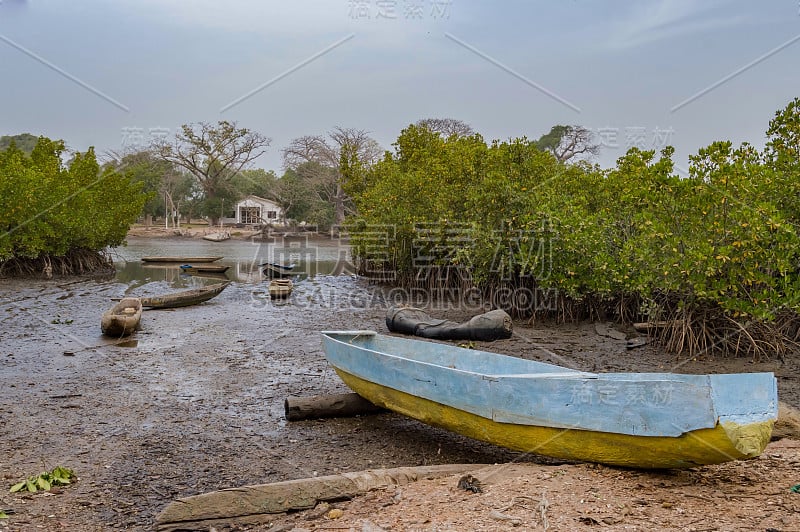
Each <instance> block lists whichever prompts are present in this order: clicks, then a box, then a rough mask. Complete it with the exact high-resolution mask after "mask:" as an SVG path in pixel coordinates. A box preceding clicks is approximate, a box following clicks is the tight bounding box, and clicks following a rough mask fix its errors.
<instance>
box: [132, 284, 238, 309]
mask: <svg viewBox="0 0 800 532" xmlns="http://www.w3.org/2000/svg"><path fill="white" fill-rule="evenodd" d="M229 284H230V281H225V282H224V283H217V284H212V285H208V286H204V287H203V288H195V289H193V290H185V291H183V292H175V293H173V294H165V295H163V296H156V297H143V298H141V299H142V306H143V307H147V308H176V307H188V306H191V305H197V304H199V303H202V302H204V301H208V300H209V299H211V298H213V297H216V296H217V295H219V293H220V292H222V291H223V290H225V287H226V286H228V285H229Z"/></svg>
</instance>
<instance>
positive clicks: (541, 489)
mask: <svg viewBox="0 0 800 532" xmlns="http://www.w3.org/2000/svg"><path fill="white" fill-rule="evenodd" d="M126 288H127V286H126V285H123V284H120V283H116V282H114V281H101V280H67V281H64V280H61V281H26V282H22V281H9V280H0V298H1V299H0V301H2V303H0V346H2V347H0V364H2V366H1V367H2V371H1V372H0V441H1V442H3V445H2V447H1V448H0V480H2V481H3V483H4V485H6V486H7V485H10V484H12V483H13V482H15V481H17V480H19V479H21V478H22V477H24V476H26V475H32V474H38V473H39V472H41V471H42V470H44V469H45V468H47V469H51V468H53V467H55V466H56V465H64V466H67V467H70V468H72V469H74V470H75V471H76V472H77V474H78V476H79V478H80V480H79V481H78V482H77V483H76V484H75V485H74V486H70V487H68V488H64V489H61V490H60V491H58V492H56V493H50V494H35V495H11V494H8V493H7V492H6V490H5V489H3V490H2V491H0V509H5V510H13V511H14V514H13V515H11V516H10V519H0V530H31V529H37V527H39V528H38V529H44V530H109V529H135V530H150V529H152V526H153V519H154V516H155V515H156V513H157V512H158V511H159V510H161V509H162V508H163V507H164V506H165V505H166V504H167V503H168V502H169V501H170V500H172V499H173V498H175V497H181V496H187V495H193V494H196V493H201V492H206V491H210V490H215V489H220V488H226V487H233V486H241V485H245V484H253V483H266V482H274V481H280V480H288V479H295V478H305V477H313V476H317V475H325V474H333V473H337V472H342V471H358V470H363V469H369V468H378V467H395V466H403V465H412V466H413V465H423V464H444V463H506V462H525V463H526V464H527V465H526V466H525V467H529V468H531V469H530V472H526V474H525V476H524V477H521V478H517V479H513V478H507V479H505V480H502V481H498V482H496V483H495V484H488V486H489V488H488V489H487V491H486V492H485V493H482V494H473V493H467V492H463V491H461V490H458V489H457V488H455V487H454V485H453V483H452V480H443V481H437V482H438V483H433V484H430V485H427V484H425V483H422V484H419V485H415V486H409V487H404V488H403V489H402V493H401V494H398V493H392V492H376V493H374V494H370V495H368V496H367V497H365V498H364V499H363V500H362V499H356V500H354V501H352V502H350V503H349V504H348V505H345V506H344V507H343V509H344V515H343V517H342V519H341V520H336V521H331V520H327V519H325V518H324V517H322V518H320V519H317V520H311V521H306V520H304V518H303V521H302V522H300V521H298V523H297V524H298V526H301V527H303V528H309V529H319V530H321V529H329V530H330V529H336V528H341V527H344V529H348V528H349V527H351V526H353V527H355V529H356V530H362V529H366V528H364V527H365V526H367V525H365V524H364V522H365V521H368V525H369V526H373V525H374V526H375V527H377V526H382V527H383V526H385V525H386V526H388V525H391V527H392V529H394V530H410V529H419V530H464V529H465V528H466V527H467V526H469V527H470V528H479V527H478V526H477V525H475V523H484V521H481V519H485V520H486V521H485V523H484V524H485V525H486V527H485V528H484V529H488V530H504V529H508V528H510V527H512V526H513V524H514V522H512V521H508V520H502V518H498V517H497V516H494V517H492V516H490V515H489V514H491V512H492V511H493V510H497V511H498V512H500V513H502V514H508V515H511V516H520V515H524V516H525V517H524V519H523V520H522V521H521V522H520V526H521V527H522V528H529V527H533V526H537V527H539V528H541V527H542V522H541V512H540V511H539V510H537V508H538V506H537V505H539V504H540V503H541V496H542V493H544V494H545V498H546V499H547V501H548V504H549V507H548V508H549V510H548V511H547V512H549V513H547V514H546V515H547V516H548V518H549V526H550V529H551V530H574V529H575V528H576V527H581V526H584V525H586V526H590V525H594V524H595V523H594V522H593V521H592V520H594V521H597V522H598V524H600V526H603V527H605V528H609V529H620V530H622V529H625V528H624V527H625V526H633V527H634V528H633V529H638V528H636V527H641V529H644V528H649V529H653V528H669V527H673V526H674V527H679V528H682V529H692V527H694V529H697V530H711V529H713V528H709V527H710V526H717V529H719V530H733V529H737V527H739V526H740V525H741V529H753V528H752V527H753V526H755V527H756V528H755V529H762V530H765V529H769V528H773V529H777V530H787V531H788V530H793V529H794V530H796V529H800V526H795V525H796V521H792V520H791V519H789V518H788V517H787V519H789V520H788V521H787V522H785V523H784V522H783V521H781V519H783V518H784V517H786V516H787V515H789V516H790V517H791V514H785V513H784V510H782V508H785V509H787V510H786V511H788V510H793V511H796V510H797V501H798V500H800V494H792V493H789V492H788V488H789V487H790V486H792V485H794V484H798V483H800V478H797V476H796V475H797V474H796V473H794V475H795V476H794V477H793V476H792V472H793V471H797V470H798V468H797V464H798V454H797V453H798V451H797V448H796V447H794V446H792V445H791V444H788V443H785V444H781V446H779V447H776V448H774V449H772V448H771V449H770V451H769V452H768V453H767V455H765V456H764V457H763V458H761V459H759V460H756V461H751V462H746V463H738V464H730V465H724V466H716V467H710V468H699V469H697V470H694V471H691V472H678V473H674V474H670V473H647V472H629V471H622V470H616V469H609V468H601V467H595V466H590V465H583V464H581V465H569V464H559V463H557V462H554V461H551V460H547V459H543V458H538V457H534V456H522V455H520V454H519V453H513V452H509V451H505V450H503V449H499V448H496V447H493V446H490V445H485V444H482V443H479V442H475V441H472V440H467V439H465V438H461V437H459V436H456V435H453V434H450V433H448V432H445V431H442V430H438V429H433V428H430V427H427V426H424V425H421V424H419V423H417V422H415V421H412V420H408V419H405V418H402V417H400V416H396V415H393V414H381V415H378V416H369V417H363V418H352V419H334V420H326V421H307V422H298V423H292V424H287V423H286V422H285V421H284V419H283V401H284V399H285V397H286V396H287V395H289V394H297V395H304V394H318V393H340V392H345V391H347V390H346V388H345V387H344V385H343V384H342V383H341V382H340V381H339V379H338V378H337V377H336V376H335V374H334V373H333V371H332V370H331V369H330V368H329V367H328V365H327V364H326V362H325V360H324V357H323V355H322V351H321V347H320V339H319V335H318V332H319V331H320V330H323V329H348V328H359V329H362V328H372V329H376V330H379V331H385V326H384V324H383V319H384V315H385V304H384V303H383V300H382V296H381V295H380V293H379V292H377V291H376V289H375V288H374V287H370V286H368V285H366V284H364V283H362V282H360V281H358V280H355V279H353V278H350V277H317V278H315V279H313V280H304V281H302V282H300V283H298V284H297V286H296V290H295V293H294V294H293V296H292V302H291V303H290V304H288V305H273V304H272V303H271V302H270V301H269V300H268V298H267V297H266V296H265V288H266V287H265V285H251V284H243V283H234V284H233V285H231V286H230V287H229V288H228V289H226V290H225V291H224V292H223V293H222V294H221V295H220V296H219V297H217V298H216V299H214V300H212V301H211V302H209V303H206V304H204V305H202V306H199V307H194V308H191V309H180V310H174V311H151V312H147V313H145V316H144V318H143V322H142V330H141V331H139V332H137V333H136V335H135V337H134V341H133V342H131V343H129V344H128V346H127V347H125V346H121V345H114V343H113V341H110V340H107V339H103V338H102V337H101V336H100V335H99V316H100V314H101V313H102V311H103V310H105V309H106V308H107V307H108V306H109V301H110V298H112V297H119V296H120V295H122V294H124V293H125V291H126ZM437 315H441V316H442V317H446V318H450V319H456V320H459V319H463V318H464V317H466V316H465V315H464V313H463V312H460V311H457V310H450V311H443V312H439V311H437ZM515 326H516V331H517V334H515V336H514V337H513V338H512V339H510V340H506V341H500V342H495V343H494V344H491V346H487V347H488V349H490V350H493V351H498V352H503V353H508V354H516V355H520V356H526V357H530V358H536V359H539V360H543V361H549V362H555V363H558V364H564V365H569V366H571V367H577V368H581V369H585V370H592V371H619V370H636V371H669V370H671V369H673V368H676V367H678V368H679V370H680V371H685V372H691V373H695V372H697V373H699V372H721V371H774V372H776V374H777V375H778V376H779V389H780V394H781V398H782V399H783V400H785V401H788V402H789V403H792V404H794V405H795V406H798V404H800V383H798V380H797V375H798V371H797V370H798V365H800V364H798V360H797V358H790V359H787V361H786V363H785V364H781V363H780V361H772V362H763V363H760V364H751V363H750V362H749V361H743V360H688V361H687V360H680V359H675V358H674V357H669V356H665V355H663V354H661V353H660V352H659V351H658V350H657V349H655V348H652V347H643V348H638V349H635V350H630V351H629V350H627V349H626V348H625V341H624V340H619V339H614V338H610V337H608V336H602V335H599V334H598V333H597V330H596V329H595V327H594V326H593V325H592V324H583V325H576V326H569V327H547V326H543V325H536V326H534V327H527V326H523V325H522V324H515ZM778 455H780V456H778ZM506 483H507V484H506ZM414 490H421V491H419V492H416V491H414ZM426 490H427V491H426ZM743 490H744V491H743ZM689 493H691V495H687V494H689ZM734 494H738V496H736V497H734ZM581 501H583V502H581ZM637 501H639V502H637ZM722 502H725V504H726V505H727V506H725V505H723V506H719V507H718V509H719V512H716V511H715V512H714V514H715V516H719V515H723V514H724V516H725V519H726V520H718V522H719V523H723V524H721V525H713V523H716V522H717V521H713V523H712V521H709V519H710V518H709V513H708V511H707V508H708V507H709V506H713V507H714V508H717V506H714V505H716V504H718V503H722ZM669 505H671V506H669ZM625 508H627V509H625ZM537 512H538V513H537ZM769 512H771V513H769ZM767 513H769V516H767ZM537 515H538V516H539V517H536V516H537ZM762 515H764V516H767V517H765V518H764V520H762V521H758V520H757V519H756V517H758V516H762ZM481 516H483V517H481ZM583 516H586V517H587V520H580V518H581V517H583ZM620 516H622V517H623V520H622V521H619V522H616V523H608V522H606V521H607V520H606V521H604V519H605V518H609V519H612V520H613V519H617V518H619V517H620ZM770 516H771V517H770ZM295 517H296V518H298V519H300V515H298V516H295ZM562 517H563V520H562ZM668 518H670V519H673V521H670V520H668ZM793 518H794V517H792V519H793ZM521 519H522V518H521ZM536 519H540V521H536ZM576 519H578V520H577V521H576ZM415 520H416V522H414V521H415ZM672 523H675V524H674V525H673V524H672ZM709 523H712V524H709ZM467 524H469V525H467ZM292 526H294V525H292ZM326 527H327V528H326ZM759 527H760V528H759ZM262 529H263V528H262ZM376 529H377V528H376ZM629 529H630V528H629Z"/></svg>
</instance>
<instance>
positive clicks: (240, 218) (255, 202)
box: [236, 196, 283, 225]
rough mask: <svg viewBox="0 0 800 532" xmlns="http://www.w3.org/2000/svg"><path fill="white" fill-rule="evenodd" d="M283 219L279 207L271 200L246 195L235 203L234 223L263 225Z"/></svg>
mask: <svg viewBox="0 0 800 532" xmlns="http://www.w3.org/2000/svg"><path fill="white" fill-rule="evenodd" d="M282 219H283V212H282V211H281V208H280V207H279V206H278V204H277V203H275V202H274V201H272V200H268V199H264V198H259V197H258V196H247V197H246V198H244V199H243V200H241V201H239V202H238V203H237V204H236V223H237V224H245V225H263V224H274V223H279V222H280V221H281V220H282Z"/></svg>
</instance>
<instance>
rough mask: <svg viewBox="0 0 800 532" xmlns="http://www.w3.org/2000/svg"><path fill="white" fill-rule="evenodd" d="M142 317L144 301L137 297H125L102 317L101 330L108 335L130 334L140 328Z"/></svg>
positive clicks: (118, 336)
mask: <svg viewBox="0 0 800 532" xmlns="http://www.w3.org/2000/svg"><path fill="white" fill-rule="evenodd" d="M141 319H142V301H141V300H140V299H139V298H137V297H124V298H122V299H121V300H119V302H118V303H116V304H115V305H114V306H113V307H111V308H110V309H109V310H107V311H105V312H104V313H103V315H102V316H101V317H100V330H101V331H102V332H103V334H105V335H106V336H114V337H117V338H120V337H122V336H128V335H129V334H131V333H133V331H135V330H136V329H137V328H139V323H140V321H141Z"/></svg>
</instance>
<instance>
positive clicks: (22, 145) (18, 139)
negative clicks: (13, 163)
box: [0, 133, 39, 155]
mask: <svg viewBox="0 0 800 532" xmlns="http://www.w3.org/2000/svg"><path fill="white" fill-rule="evenodd" d="M38 140H39V139H38V137H36V136H35V135H31V134H30V133H21V134H19V135H13V136H11V135H4V136H2V137H0V151H5V150H7V149H8V148H9V147H10V146H11V144H12V143H13V144H14V145H15V146H16V148H17V149H19V150H22V151H23V152H25V153H27V154H29V155H30V153H31V152H32V151H33V148H35V147H36V142H37V141H38Z"/></svg>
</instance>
